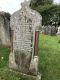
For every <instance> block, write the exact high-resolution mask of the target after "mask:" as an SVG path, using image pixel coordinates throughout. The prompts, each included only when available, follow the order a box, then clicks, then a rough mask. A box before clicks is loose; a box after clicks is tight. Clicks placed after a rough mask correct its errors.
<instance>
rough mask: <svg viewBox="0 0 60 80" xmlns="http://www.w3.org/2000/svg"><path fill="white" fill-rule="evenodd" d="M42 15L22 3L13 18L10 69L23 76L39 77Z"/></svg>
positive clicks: (27, 4) (26, 3) (11, 23)
mask: <svg viewBox="0 0 60 80" xmlns="http://www.w3.org/2000/svg"><path fill="white" fill-rule="evenodd" d="M41 20H42V17H41V15H40V14H39V13H38V12H36V11H34V10H32V9H30V8H29V3H28V2H27V1H25V2H24V3H22V8H21V9H20V10H19V11H17V12H15V13H14V14H13V15H12V16H11V21H10V26H11V33H12V37H11V53H10V56H9V67H10V68H12V69H14V70H16V71H19V72H20V73H23V74H28V75H33V76H35V77H36V76H38V39H39V31H40V27H41Z"/></svg>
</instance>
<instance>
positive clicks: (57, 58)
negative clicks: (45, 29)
mask: <svg viewBox="0 0 60 80" xmlns="http://www.w3.org/2000/svg"><path fill="white" fill-rule="evenodd" d="M9 53H10V50H9V49H7V48H0V80H32V79H31V78H30V77H28V78H26V77H22V75H20V74H19V73H16V72H11V71H10V70H9V68H8V59H9ZM38 56H39V65H38V67H39V72H40V73H41V74H42V80H60V43H58V37H56V36H48V35H43V34H40V36H39V54H38Z"/></svg>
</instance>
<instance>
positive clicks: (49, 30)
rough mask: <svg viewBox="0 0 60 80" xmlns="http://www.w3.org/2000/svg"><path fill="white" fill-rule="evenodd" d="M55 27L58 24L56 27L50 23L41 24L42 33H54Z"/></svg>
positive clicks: (55, 31)
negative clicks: (46, 24)
mask: <svg viewBox="0 0 60 80" xmlns="http://www.w3.org/2000/svg"><path fill="white" fill-rule="evenodd" d="M57 28H58V26H57V27H55V26H51V25H48V26H42V33H44V34H47V35H56V33H57Z"/></svg>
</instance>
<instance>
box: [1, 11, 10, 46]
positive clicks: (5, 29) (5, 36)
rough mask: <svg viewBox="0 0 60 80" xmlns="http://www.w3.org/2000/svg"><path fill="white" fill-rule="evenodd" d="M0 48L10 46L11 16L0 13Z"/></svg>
mask: <svg viewBox="0 0 60 80" xmlns="http://www.w3.org/2000/svg"><path fill="white" fill-rule="evenodd" d="M0 46H7V47H9V46H10V14H9V13H6V12H0Z"/></svg>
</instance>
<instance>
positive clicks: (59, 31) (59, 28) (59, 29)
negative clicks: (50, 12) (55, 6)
mask: <svg viewBox="0 0 60 80" xmlns="http://www.w3.org/2000/svg"><path fill="white" fill-rule="evenodd" d="M57 34H58V35H60V26H59V27H58V32H57Z"/></svg>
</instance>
